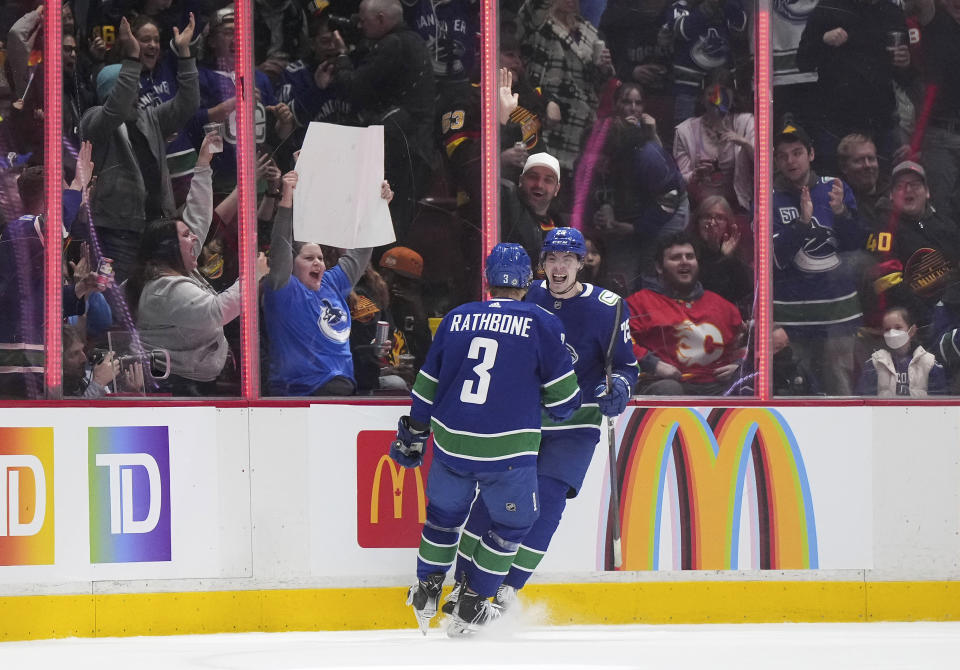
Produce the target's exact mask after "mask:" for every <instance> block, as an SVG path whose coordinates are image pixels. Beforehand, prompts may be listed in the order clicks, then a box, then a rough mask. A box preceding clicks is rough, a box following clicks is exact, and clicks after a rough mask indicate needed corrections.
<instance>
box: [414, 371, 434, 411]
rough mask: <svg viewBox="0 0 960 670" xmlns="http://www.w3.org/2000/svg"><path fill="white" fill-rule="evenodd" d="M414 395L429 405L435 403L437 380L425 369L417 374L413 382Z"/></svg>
mask: <svg viewBox="0 0 960 670" xmlns="http://www.w3.org/2000/svg"><path fill="white" fill-rule="evenodd" d="M413 395H415V396H417V397H418V398H420V400H422V401H423V402H425V403H427V404H428V405H432V404H433V399H434V398H435V397H436V395H437V380H436V378H435V377H431V376H430V375H428V374H427V373H426V372H424V371H423V370H420V372H419V373H418V374H417V378H416V379H415V380H414V382H413Z"/></svg>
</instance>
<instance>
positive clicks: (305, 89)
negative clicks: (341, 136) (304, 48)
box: [277, 60, 356, 126]
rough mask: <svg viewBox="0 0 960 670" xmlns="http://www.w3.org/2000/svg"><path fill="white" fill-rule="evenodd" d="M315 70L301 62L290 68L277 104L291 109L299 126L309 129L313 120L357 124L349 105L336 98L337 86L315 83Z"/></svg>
mask: <svg viewBox="0 0 960 670" xmlns="http://www.w3.org/2000/svg"><path fill="white" fill-rule="evenodd" d="M314 70H315V66H311V65H309V64H308V63H305V62H304V61H302V60H298V61H294V62H293V63H290V64H289V65H287V67H286V69H284V71H283V83H282V84H281V85H280V89H279V91H277V100H278V102H283V103H286V104H287V105H288V106H289V107H290V111H292V112H293V115H294V117H295V118H296V119H297V125H298V126H307V125H309V123H310V122H311V121H321V122H323V123H338V124H344V123H350V122H351V121H356V119H355V118H354V114H353V109H352V108H351V106H350V102H349V101H347V100H344V99H343V98H341V97H338V96H337V93H336V87H334V86H330V87H327V88H326V89H322V88H319V87H318V86H317V84H316V82H314V80H313V73H314Z"/></svg>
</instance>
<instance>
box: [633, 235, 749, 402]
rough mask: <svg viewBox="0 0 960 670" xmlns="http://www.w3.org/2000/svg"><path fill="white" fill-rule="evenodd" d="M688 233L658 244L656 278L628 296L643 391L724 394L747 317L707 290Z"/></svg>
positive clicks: (740, 350) (639, 389) (740, 354)
mask: <svg viewBox="0 0 960 670" xmlns="http://www.w3.org/2000/svg"><path fill="white" fill-rule="evenodd" d="M697 254H698V250H697V248H696V246H695V245H694V243H693V240H692V239H691V238H690V236H689V235H688V234H687V233H683V232H681V233H675V234H673V235H668V236H666V237H664V238H662V239H661V240H660V242H659V243H658V245H657V256H656V268H657V282H656V283H654V284H652V285H650V286H649V287H648V288H644V289H642V290H640V291H637V292H636V293H634V294H633V295H631V296H630V297H629V298H627V306H628V307H629V308H630V333H631V335H633V349H634V353H635V354H636V357H637V361H639V362H640V370H641V372H642V373H643V376H641V379H640V382H639V385H638V387H637V393H638V394H640V395H720V394H721V393H723V392H724V391H725V390H726V389H727V388H729V387H730V385H731V383H732V382H733V380H734V379H735V378H736V374H737V371H738V369H739V368H740V364H741V361H742V358H743V347H742V343H741V340H742V334H743V332H744V325H743V321H742V320H741V319H740V312H739V311H738V310H737V308H736V307H735V306H734V305H733V303H731V302H728V301H727V300H724V299H723V298H721V297H720V296H719V295H717V294H716V293H713V292H711V291H704V290H703V287H702V286H701V285H700V282H699V266H698V263H697Z"/></svg>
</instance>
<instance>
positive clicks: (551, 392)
mask: <svg viewBox="0 0 960 670" xmlns="http://www.w3.org/2000/svg"><path fill="white" fill-rule="evenodd" d="M540 389H541V390H540V396H541V398H542V399H543V406H544V407H556V406H557V405H562V404H563V403H565V402H569V401H570V400H571V399H572V398H573V397H574V396H575V395H577V391H579V390H580V386H579V385H578V384H577V375H576V373H574V371H573V370H571V371H570V372H568V373H567V374H565V375H563V376H562V377H557V378H556V379H553V380H551V381H549V382H547V383H546V384H544V385H543V386H541V387H540Z"/></svg>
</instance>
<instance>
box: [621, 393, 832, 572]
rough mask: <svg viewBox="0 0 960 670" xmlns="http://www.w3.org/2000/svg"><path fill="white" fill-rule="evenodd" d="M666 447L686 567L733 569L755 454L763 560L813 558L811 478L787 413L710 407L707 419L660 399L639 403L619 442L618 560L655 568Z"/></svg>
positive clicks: (776, 565)
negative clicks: (652, 404)
mask: <svg viewBox="0 0 960 670" xmlns="http://www.w3.org/2000/svg"><path fill="white" fill-rule="evenodd" d="M671 455H672V456H673V459H674V464H675V471H676V479H677V494H678V495H677V498H678V502H679V505H678V507H679V522H680V523H679V532H680V535H681V537H680V543H679V545H680V547H681V567H682V568H683V569H689V570H735V569H737V568H738V565H737V563H738V558H737V557H738V555H739V537H740V522H741V519H740V514H741V509H742V508H743V501H744V488H745V486H744V484H745V481H746V480H747V468H748V464H749V463H751V461H752V463H753V469H754V474H755V477H754V479H755V481H756V502H757V505H756V509H757V521H758V530H759V533H758V536H759V537H758V540H759V560H760V565H759V567H760V568H761V569H781V570H785V569H805V568H816V567H817V566H818V560H817V532H816V523H815V520H814V514H813V500H812V498H811V495H810V484H809V482H808V481H807V474H806V470H805V468H804V465H803V457H802V454H801V453H800V449H799V446H798V445H797V441H796V439H795V438H794V436H793V433H792V431H791V430H790V427H789V425H788V424H787V422H786V421H785V420H784V418H783V416H781V415H780V414H779V413H778V412H776V411H775V410H772V409H767V408H753V407H747V408H735V409H716V410H713V411H711V412H710V414H709V415H708V416H707V417H706V418H704V417H703V416H701V415H700V414H699V413H697V412H696V411H694V410H691V409H688V408H680V407H664V408H654V409H639V410H637V411H635V412H634V413H633V415H632V416H631V417H630V419H629V420H628V423H627V426H626V429H625V431H624V435H623V439H622V441H621V448H620V453H619V455H618V457H617V472H618V480H619V482H620V490H621V497H620V512H621V519H622V548H623V566H622V568H621V569H623V570H657V569H658V568H659V559H660V538H661V521H662V519H663V515H664V509H663V506H664V494H665V491H666V488H667V486H668V485H669V482H668V481H667V471H668V467H667V466H668V463H669V461H670V456H671ZM751 456H752V459H751ZM747 494H748V495H749V494H750V492H749V491H747ZM609 525H610V524H609V523H608V526H609ZM607 535H608V542H607V551H606V560H605V562H606V564H607V568H608V569H612V563H613V559H612V544H611V541H610V540H609V538H611V537H612V531H610V530H609V529H608V533H607Z"/></svg>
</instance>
